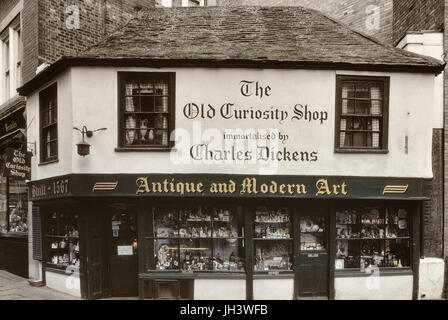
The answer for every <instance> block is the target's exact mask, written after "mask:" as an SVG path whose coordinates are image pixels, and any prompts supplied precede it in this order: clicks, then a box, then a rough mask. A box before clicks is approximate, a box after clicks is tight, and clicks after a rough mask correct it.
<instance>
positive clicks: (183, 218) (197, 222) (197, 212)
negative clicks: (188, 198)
mask: <svg viewBox="0 0 448 320" xmlns="http://www.w3.org/2000/svg"><path fill="white" fill-rule="evenodd" d="M179 218H180V221H179V237H181V238H210V237H211V236H212V212H211V211H209V210H203V209H202V207H198V208H195V209H181V210H180V211H179Z"/></svg>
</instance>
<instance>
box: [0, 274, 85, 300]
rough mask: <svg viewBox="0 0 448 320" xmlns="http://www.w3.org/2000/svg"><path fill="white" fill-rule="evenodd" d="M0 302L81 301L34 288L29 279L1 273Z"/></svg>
mask: <svg viewBox="0 0 448 320" xmlns="http://www.w3.org/2000/svg"><path fill="white" fill-rule="evenodd" d="M0 300H79V299H77V298H76V297H72V296H70V295H68V294H65V293H62V292H58V291H55V290H53V289H50V288H47V287H32V286H30V284H29V283H28V279H25V278H21V277H19V276H16V275H13V274H11V273H8V272H5V271H0Z"/></svg>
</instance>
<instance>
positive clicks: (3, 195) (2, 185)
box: [0, 176, 8, 232]
mask: <svg viewBox="0 0 448 320" xmlns="http://www.w3.org/2000/svg"><path fill="white" fill-rule="evenodd" d="M7 182H8V179H7V178H5V177H3V176H0V232H7V231H8V210H7V207H6V204H7V200H6V199H7V192H6V191H7Z"/></svg>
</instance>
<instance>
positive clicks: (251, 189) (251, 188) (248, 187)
mask: <svg viewBox="0 0 448 320" xmlns="http://www.w3.org/2000/svg"><path fill="white" fill-rule="evenodd" d="M245 193H248V194H252V193H253V194H257V193H258V191H257V179H255V178H246V179H244V180H243V183H242V185H241V191H240V194H245Z"/></svg>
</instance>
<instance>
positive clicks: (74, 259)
mask: <svg viewBox="0 0 448 320" xmlns="http://www.w3.org/2000/svg"><path fill="white" fill-rule="evenodd" d="M47 230H48V232H47V234H49V235H50V236H48V237H47V239H46V242H47V248H48V260H47V262H48V263H50V264H53V265H55V266H57V267H64V268H67V267H76V268H78V267H79V266H80V255H79V253H80V248H79V215H78V214H75V213H64V212H53V213H52V214H50V216H49V218H48V220H47ZM51 235H55V236H57V237H52V236H51Z"/></svg>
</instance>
